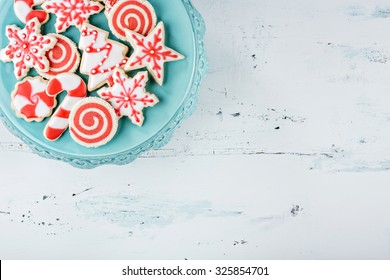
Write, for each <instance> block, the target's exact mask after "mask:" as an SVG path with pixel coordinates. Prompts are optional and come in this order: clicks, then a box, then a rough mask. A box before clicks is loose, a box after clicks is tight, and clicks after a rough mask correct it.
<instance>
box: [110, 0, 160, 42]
mask: <svg viewBox="0 0 390 280" xmlns="http://www.w3.org/2000/svg"><path fill="white" fill-rule="evenodd" d="M146 3H148V2H146ZM123 10H124V11H123ZM145 15H146V16H145ZM119 16H120V18H118V17H119ZM153 17H155V12H154V9H153V7H152V6H151V5H150V4H149V5H145V4H143V3H142V2H140V1H135V0H125V1H123V2H121V3H120V4H118V6H116V7H115V11H114V12H113V13H112V14H110V21H111V23H112V26H113V28H114V29H115V30H116V32H118V33H119V34H120V35H121V36H123V37H125V36H126V34H125V30H126V29H128V30H132V31H134V32H138V33H140V34H142V35H144V36H146V35H148V34H149V32H150V31H151V30H152V29H153V27H154V26H153Z"/></svg>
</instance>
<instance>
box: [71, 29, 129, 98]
mask: <svg viewBox="0 0 390 280" xmlns="http://www.w3.org/2000/svg"><path fill="white" fill-rule="evenodd" d="M107 37H108V32H107V31H104V30H102V29H99V28H97V27H95V26H93V25H90V24H84V25H83V28H82V30H81V36H80V42H79V48H80V49H82V50H84V53H83V55H82V58H81V64H80V72H81V73H83V74H85V75H88V76H89V80H88V90H89V91H93V90H95V89H97V88H99V87H101V86H102V85H104V84H105V83H107V81H108V79H110V78H111V76H112V73H113V72H114V70H115V68H116V67H123V66H124V65H125V64H126V63H127V58H126V53H127V51H128V47H127V46H125V45H123V44H120V43H118V42H116V41H112V40H109V39H108V38H107Z"/></svg>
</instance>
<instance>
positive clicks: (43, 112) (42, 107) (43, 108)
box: [35, 100, 51, 117]
mask: <svg viewBox="0 0 390 280" xmlns="http://www.w3.org/2000/svg"><path fill="white" fill-rule="evenodd" d="M35 113H36V114H37V116H38V117H46V116H49V115H50V113H51V108H50V107H48V106H47V105H46V103H45V102H43V101H42V100H39V101H38V104H37V105H36V107H35Z"/></svg>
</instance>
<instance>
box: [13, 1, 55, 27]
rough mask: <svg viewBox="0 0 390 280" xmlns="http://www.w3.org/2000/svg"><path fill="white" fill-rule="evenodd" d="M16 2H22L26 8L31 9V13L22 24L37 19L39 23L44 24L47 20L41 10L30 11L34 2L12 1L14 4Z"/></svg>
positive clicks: (46, 15)
mask: <svg viewBox="0 0 390 280" xmlns="http://www.w3.org/2000/svg"><path fill="white" fill-rule="evenodd" d="M16 2H23V3H25V4H26V5H27V6H29V7H30V8H31V12H29V13H28V14H27V16H26V18H25V19H24V20H25V21H24V22H28V21H29V20H30V19H33V18H37V19H38V20H39V22H40V23H44V22H46V21H47V20H48V17H49V15H48V14H47V13H46V12H45V11H41V10H32V7H33V6H35V5H36V4H35V3H34V0H14V3H16Z"/></svg>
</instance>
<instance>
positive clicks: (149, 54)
mask: <svg viewBox="0 0 390 280" xmlns="http://www.w3.org/2000/svg"><path fill="white" fill-rule="evenodd" d="M126 36H127V39H128V40H129V42H130V44H131V46H132V47H133V49H134V53H133V54H132V55H131V57H130V58H129V60H128V62H127V64H126V65H125V71H130V70H136V69H140V68H144V67H146V69H148V71H149V72H150V74H151V75H152V77H153V78H154V79H155V81H156V82H157V83H158V84H159V85H162V84H163V82H164V63H165V62H170V61H176V60H180V59H184V56H183V55H181V54H179V53H178V52H176V51H174V50H172V49H170V48H167V47H166V46H165V28H164V24H163V23H162V22H159V23H158V24H157V26H156V28H155V29H154V30H153V31H152V32H150V34H149V35H148V36H147V37H144V36H142V35H140V34H138V33H136V32H133V31H126Z"/></svg>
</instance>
